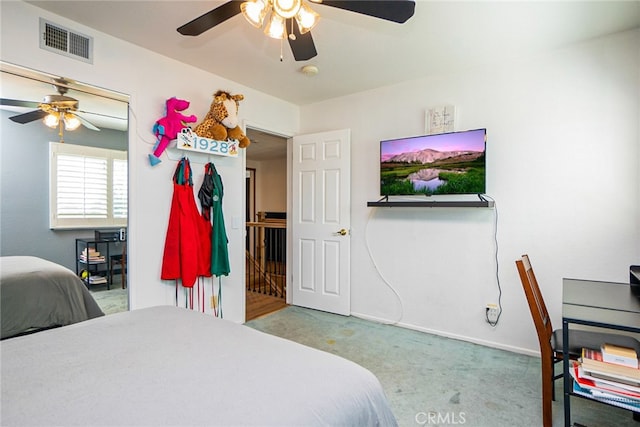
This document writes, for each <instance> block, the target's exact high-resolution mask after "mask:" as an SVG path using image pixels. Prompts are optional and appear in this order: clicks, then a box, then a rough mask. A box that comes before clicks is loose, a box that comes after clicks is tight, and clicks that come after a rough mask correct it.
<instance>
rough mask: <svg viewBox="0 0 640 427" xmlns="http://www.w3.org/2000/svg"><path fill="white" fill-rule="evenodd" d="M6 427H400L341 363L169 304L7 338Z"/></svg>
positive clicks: (372, 386) (372, 382)
mask: <svg viewBox="0 0 640 427" xmlns="http://www.w3.org/2000/svg"><path fill="white" fill-rule="evenodd" d="M1 375H2V402H1V403H2V415H1V420H0V421H1V422H0V424H1V425H3V426H17V425H30V426H36V425H65V426H70V425H83V426H91V425H110V426H121V425H153V426H159V425H188V426H196V425H208V426H217V425H223V426H235V425H243V426H251V425H253V426H256V425H260V426H320V425H325V426H395V425H397V423H396V420H395V418H394V416H393V414H392V412H391V410H390V408H389V406H388V402H387V399H386V397H385V395H384V393H383V390H382V387H381V385H380V383H379V381H378V379H377V378H376V377H375V376H374V375H373V374H372V373H371V372H370V371H368V370H367V369H365V368H363V367H361V366H359V365H357V364H355V363H353V362H351V361H348V360H346V359H343V358H341V357H338V356H336V355H333V354H330V353H326V352H323V351H320V350H316V349H313V348H310V347H306V346H304V345H302V344H298V343H295V342H292V341H288V340H285V339H283V338H279V337H276V336H272V335H268V334H266V333H263V332H260V331H257V330H254V329H251V328H249V327H248V326H244V325H240V324H236V323H233V322H230V321H228V320H224V319H219V318H215V317H213V316H211V315H208V314H203V313H200V312H197V311H192V310H188V309H186V308H178V307H173V306H158V307H150V308H143V309H138V310H133V311H129V312H123V313H117V314H113V315H109V316H106V317H101V318H97V319H92V320H88V321H86V322H81V323H77V324H74V325H70V326H65V327H63V328H57V329H51V330H48V331H44V332H40V333H37V334H31V335H25V336H20V337H16V338H12V339H8V340H5V341H3V342H2V367H1Z"/></svg>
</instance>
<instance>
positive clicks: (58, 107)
mask: <svg viewBox="0 0 640 427" xmlns="http://www.w3.org/2000/svg"><path fill="white" fill-rule="evenodd" d="M69 83H70V82H69V81H67V80H65V79H53V87H54V88H55V89H56V90H57V91H58V94H56V95H47V96H45V97H44V99H43V100H42V102H34V101H23V100H19V99H6V98H0V105H6V106H8V107H25V108H36V109H35V110H33V111H28V112H26V113H23V114H18V115H15V116H11V117H9V119H10V120H11V121H14V122H16V123H20V124H26V123H30V122H33V121H36V120H39V119H43V121H44V123H45V124H46V125H47V126H49V127H52V128H56V127H58V126H60V133H61V134H62V128H63V126H64V129H65V130H75V129H77V128H78V127H79V126H80V125H84V126H85V127H86V128H87V129H91V130H95V131H99V130H100V129H98V128H97V127H96V126H95V125H94V124H93V123H91V122H90V121H88V120H87V119H85V118H83V117H81V116H80V115H79V114H78V113H87V112H86V111H82V110H79V109H78V107H79V104H80V103H79V102H78V100H77V99H75V98H71V97H70V96H66V95H65V94H66V93H67V92H68V90H69ZM90 114H93V113H90ZM61 136H62V135H61Z"/></svg>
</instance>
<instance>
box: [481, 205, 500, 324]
mask: <svg viewBox="0 0 640 427" xmlns="http://www.w3.org/2000/svg"><path fill="white" fill-rule="evenodd" d="M489 198H490V199H491V201H493V208H494V210H495V221H494V229H493V241H494V244H495V248H496V250H495V260H496V283H497V285H498V317H496V320H495V322H492V321H490V320H489V309H488V308H487V310H486V312H485V317H486V319H487V323H489V324H490V325H491V326H493V327H496V326H497V325H498V322H499V321H500V316H501V315H502V286H501V285H500V265H499V261H498V204H497V203H496V201H495V199H493V198H492V197H489Z"/></svg>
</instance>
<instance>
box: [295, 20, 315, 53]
mask: <svg viewBox="0 0 640 427" xmlns="http://www.w3.org/2000/svg"><path fill="white" fill-rule="evenodd" d="M288 21H291V20H288ZM287 25H288V26H289V25H290V24H287ZM290 28H291V29H292V31H293V33H292V34H294V35H295V38H293V39H292V38H290V37H288V38H287V39H288V40H289V46H290V47H291V52H292V53H293V57H294V58H295V60H296V61H306V60H308V59H311V58H313V57H314V56H316V55H317V54H318V52H317V51H316V45H315V44H314V43H313V37H311V32H310V31H309V32H306V33H304V34H300V29H299V28H298V24H294V25H291V26H290Z"/></svg>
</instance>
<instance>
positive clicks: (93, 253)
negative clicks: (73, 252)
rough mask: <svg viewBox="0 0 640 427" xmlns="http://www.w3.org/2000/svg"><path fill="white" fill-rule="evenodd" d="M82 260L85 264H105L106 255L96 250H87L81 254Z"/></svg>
mask: <svg viewBox="0 0 640 427" xmlns="http://www.w3.org/2000/svg"><path fill="white" fill-rule="evenodd" d="M80 260H81V261H83V262H87V261H88V262H104V255H100V252H98V251H97V250H95V249H94V248H85V249H84V250H83V251H82V253H81V254H80Z"/></svg>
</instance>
